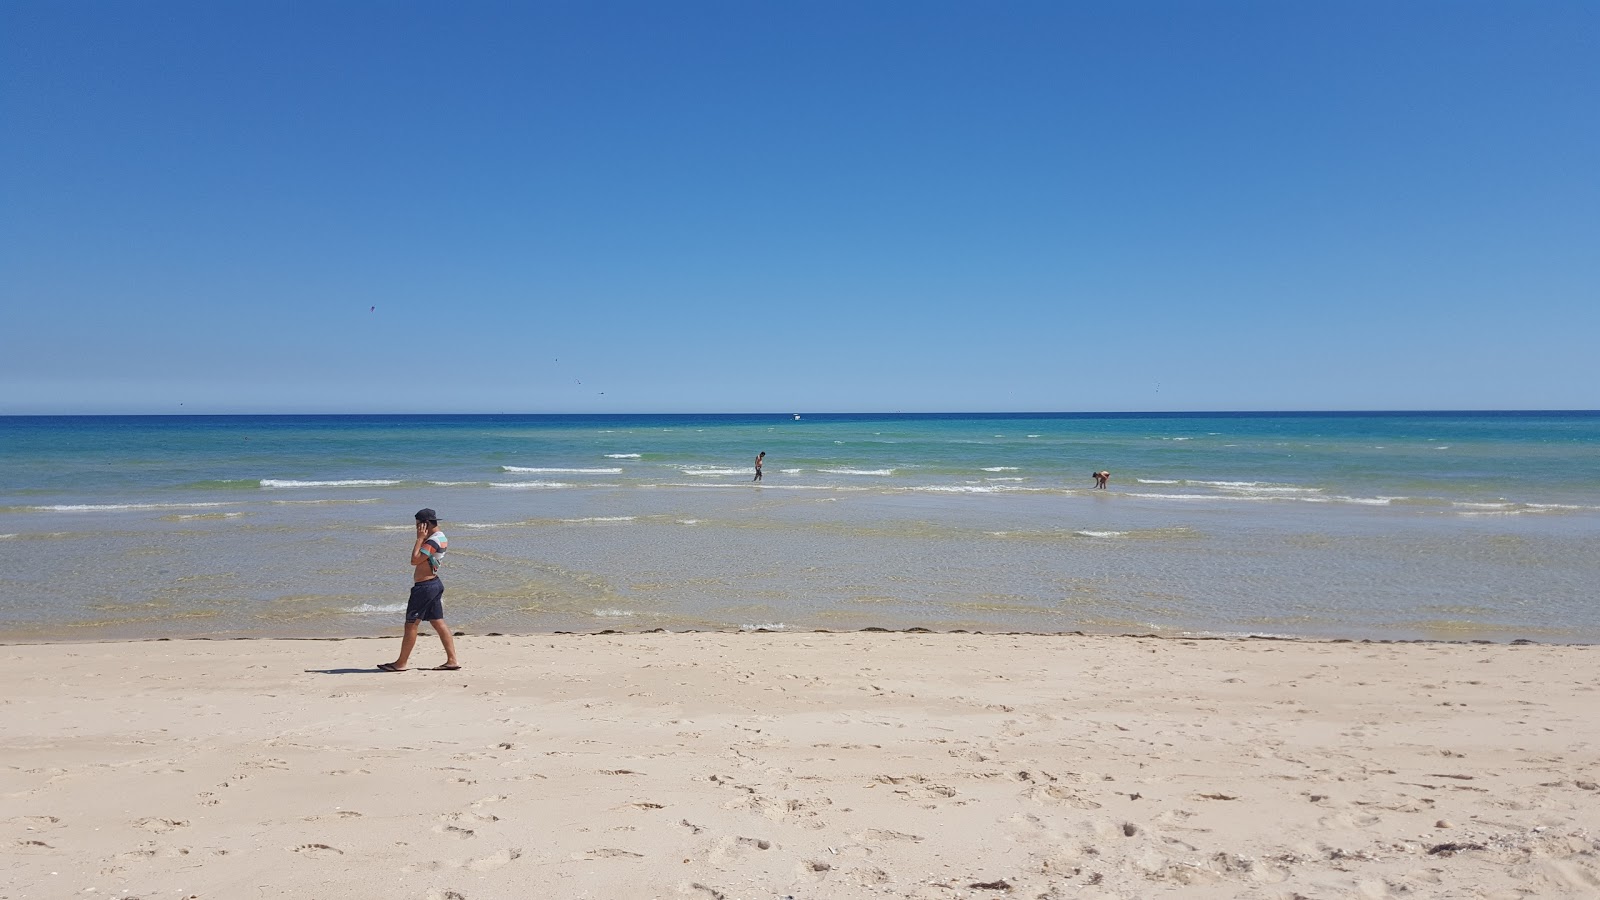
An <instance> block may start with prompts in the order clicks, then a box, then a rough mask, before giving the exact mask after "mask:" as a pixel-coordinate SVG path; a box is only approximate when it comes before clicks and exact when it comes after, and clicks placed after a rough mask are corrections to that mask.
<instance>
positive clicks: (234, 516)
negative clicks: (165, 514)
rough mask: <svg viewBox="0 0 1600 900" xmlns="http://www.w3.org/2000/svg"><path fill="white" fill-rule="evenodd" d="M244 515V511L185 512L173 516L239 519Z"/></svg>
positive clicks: (182, 517) (179, 517)
mask: <svg viewBox="0 0 1600 900" xmlns="http://www.w3.org/2000/svg"><path fill="white" fill-rule="evenodd" d="M242 515H244V513H242V512H225V513H184V514H183V515H180V516H173V518H174V519H217V518H221V519H237V518H239V517H240V516H242Z"/></svg>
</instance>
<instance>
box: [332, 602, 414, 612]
mask: <svg viewBox="0 0 1600 900" xmlns="http://www.w3.org/2000/svg"><path fill="white" fill-rule="evenodd" d="M405 611H406V605H405V604H404V603H363V604H361V605H360V606H352V607H350V608H349V609H347V610H345V612H352V613H397V612H405Z"/></svg>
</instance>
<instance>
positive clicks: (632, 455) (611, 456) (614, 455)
mask: <svg viewBox="0 0 1600 900" xmlns="http://www.w3.org/2000/svg"><path fill="white" fill-rule="evenodd" d="M639 458H640V454H638V453H607V454H606V459H639ZM619 471H620V470H619Z"/></svg>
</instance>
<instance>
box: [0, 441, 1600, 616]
mask: <svg viewBox="0 0 1600 900" xmlns="http://www.w3.org/2000/svg"><path fill="white" fill-rule="evenodd" d="M758 450H765V451H766V452H767V462H766V466H765V471H766V475H765V478H764V481H763V483H761V484H759V485H755V484H751V483H750V476H751V472H752V469H751V465H750V464H751V460H752V459H753V457H754V456H755V453H756V451H758ZM1597 451H1600V415H1597V414H1594V413H1572V414H1541V415H1530V414H1470V415H1468V414H1375V415H1324V414H1295V415H1263V414H1249V415H1246V414H1238V415H1209V416H1207V415H1160V416H1076V415H1062V416H814V415H802V418H800V419H798V420H797V419H794V418H793V416H792V415H789V414H784V415H772V416H604V417H599V416H597V417H583V416H549V417H543V416H525V417H515V416H505V417H502V416H462V417H393V416H374V417H343V416H325V417H323V416H319V417H193V418H177V417H174V418H157V417H129V418H119V417H73V418H66V417H63V418H10V419H0V547H3V548H4V549H6V550H8V551H10V558H11V560H12V562H13V565H11V566H9V567H7V571H6V572H5V574H4V575H3V576H0V582H3V588H4V594H3V597H4V599H3V600H0V603H3V604H4V606H5V610H6V612H7V613H8V619H9V621H10V622H11V624H12V629H11V630H12V634H13V636H15V637H20V638H23V639H56V638H101V637H156V636H197V635H212V636H242V635H261V636H321V635H355V634H374V633H387V632H391V631H393V630H394V628H395V626H396V624H397V622H398V620H399V618H400V610H402V609H403V606H404V600H405V593H406V589H407V586H408V584H407V583H408V581H409V574H410V569H409V565H408V564H407V561H406V557H407V555H408V553H409V550H410V546H411V524H410V523H411V513H412V512H413V511H415V510H416V509H417V508H419V507H422V506H431V507H434V508H437V509H438V510H439V511H440V513H441V515H442V517H443V519H444V522H443V525H444V529H445V531H446V532H447V533H448V534H449V535H450V538H451V552H450V556H449V558H448V563H447V566H446V568H445V570H444V572H443V576H444V578H445V581H446V584H447V591H446V609H447V614H448V618H449V620H450V622H451V624H452V625H453V626H454V627H457V628H461V629H465V630H468V631H473V632H482V631H490V630H493V631H508V632H527V631H553V630H597V629H603V628H616V629H625V630H641V629H647V628H657V627H661V628H668V629H678V628H758V627H766V628H784V629H809V628H830V629H850V628H861V627H886V628H907V627H926V628H935V629H951V628H966V629H977V630H1027V631H1071V630H1087V631H1116V632H1121V631H1139V632H1158V633H1190V634H1241V633H1257V634H1280V635H1303V636H1316V637H1352V638H1395V639H1413V638H1434V639H1491V640H1505V639H1512V638H1531V639H1535V640H1548V641H1577V642H1595V641H1597V640H1600V609H1597V606H1600V605H1597V604H1596V603H1595V602H1594V601H1595V599H1596V596H1595V595H1596V593H1597V590H1596V588H1597V586H1600V552H1596V551H1597V547H1596V538H1595V536H1596V534H1597V533H1600V530H1597V525H1600V452H1597ZM1100 468H1107V469H1110V470H1111V472H1112V480H1111V487H1110V489H1109V490H1105V491H1096V490H1093V489H1092V480H1091V479H1090V477H1089V473H1090V472H1092V471H1094V470H1096V469H1100Z"/></svg>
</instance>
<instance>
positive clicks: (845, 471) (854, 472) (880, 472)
mask: <svg viewBox="0 0 1600 900" xmlns="http://www.w3.org/2000/svg"><path fill="white" fill-rule="evenodd" d="M817 471H818V472H822V473H825V474H828V475H879V476H885V475H893V474H894V470H893V469H818V470H817Z"/></svg>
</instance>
